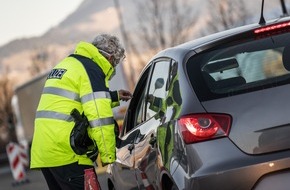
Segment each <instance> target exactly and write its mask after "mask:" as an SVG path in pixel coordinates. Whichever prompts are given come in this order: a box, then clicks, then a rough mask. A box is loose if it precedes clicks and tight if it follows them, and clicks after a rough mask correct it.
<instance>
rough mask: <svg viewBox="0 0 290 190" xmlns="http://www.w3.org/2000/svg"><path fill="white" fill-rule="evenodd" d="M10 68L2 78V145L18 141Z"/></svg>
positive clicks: (0, 125) (0, 112) (0, 91)
mask: <svg viewBox="0 0 290 190" xmlns="http://www.w3.org/2000/svg"><path fill="white" fill-rule="evenodd" d="M8 71H9V69H8V68H6V72H5V73H6V74H4V75H2V77H1V78H0V133H1V136H0V145H3V143H4V144H5V143H8V142H9V141H16V134H15V128H14V124H15V123H14V114H13V110H12V105H11V100H12V96H13V82H12V81H11V80H10V79H9V77H8V74H7V73H8Z"/></svg>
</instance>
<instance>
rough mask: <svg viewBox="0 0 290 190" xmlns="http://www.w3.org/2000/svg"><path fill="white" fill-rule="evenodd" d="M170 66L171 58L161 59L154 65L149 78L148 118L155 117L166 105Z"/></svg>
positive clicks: (146, 116)
mask: <svg viewBox="0 0 290 190" xmlns="http://www.w3.org/2000/svg"><path fill="white" fill-rule="evenodd" d="M169 68H170V60H169V59H164V60H160V61H158V62H156V63H155V65H154V68H153V70H152V74H151V77H150V80H149V85H148V87H149V90H148V94H147V95H146V96H147V98H146V102H145V104H146V114H145V118H146V120H147V119H150V118H151V117H154V116H155V115H156V114H157V113H158V112H159V111H160V109H162V105H164V103H163V101H165V99H166V96H167V94H168V89H167V88H166V83H167V82H168V80H169Z"/></svg>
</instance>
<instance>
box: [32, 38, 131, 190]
mask: <svg viewBox="0 0 290 190" xmlns="http://www.w3.org/2000/svg"><path fill="white" fill-rule="evenodd" d="M124 57H125V50H124V48H123V47H122V45H121V44H120V42H119V40H118V38H117V37H115V36H112V35H109V34H101V35H98V36H97V37H96V38H95V39H94V40H93V42H92V43H87V42H80V43H79V44H78V45H77V47H76V49H75V52H74V53H73V54H72V55H70V56H68V57H66V58H65V59H63V60H62V61H61V62H60V63H59V64H57V65H56V66H55V67H54V68H53V69H52V71H51V72H50V74H49V75H48V77H47V80H46V83H45V86H44V89H43V93H42V95H41V99H40V102H39V105H38V108H37V113H36V118H35V128H34V136H33V141H32V147H31V164H30V167H31V169H41V171H42V173H43V175H44V177H45V179H46V181H47V184H48V186H49V189H53V190H57V189H83V188H84V170H85V169H88V168H92V167H93V161H92V160H91V159H90V158H88V156H87V155H86V154H84V155H78V154H76V153H75V152H74V151H73V149H72V147H71V145H70V134H71V131H72V129H73V127H74V121H73V119H72V117H71V116H70V112H71V110H72V109H74V108H76V109H77V110H78V111H79V112H80V113H84V114H85V116H86V117H87V119H88V121H89V124H90V127H89V128H88V135H89V137H90V138H91V139H92V140H93V142H94V144H95V145H96V146H97V147H98V149H99V155H100V159H101V162H102V164H103V165H106V164H110V163H113V162H114V161H115V159H116V152H115V151H116V149H115V144H116V141H115V132H114V119H113V111H112V107H115V106H118V105H119V101H120V100H123V101H127V100H129V99H130V98H131V93H130V92H129V91H127V90H119V91H110V90H109V80H110V79H111V78H112V77H113V76H114V74H115V68H116V66H117V65H118V64H119V63H120V62H122V60H123V59H124Z"/></svg>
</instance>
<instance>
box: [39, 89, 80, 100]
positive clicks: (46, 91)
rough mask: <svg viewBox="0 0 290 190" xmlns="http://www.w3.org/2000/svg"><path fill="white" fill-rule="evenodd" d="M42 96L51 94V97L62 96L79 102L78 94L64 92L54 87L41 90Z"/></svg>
mask: <svg viewBox="0 0 290 190" xmlns="http://www.w3.org/2000/svg"><path fill="white" fill-rule="evenodd" d="M43 94H53V95H58V96H63V97H66V98H68V99H71V100H75V101H78V102H79V101H80V95H79V94H77V93H75V92H72V91H68V90H65V89H61V88H56V87H45V88H44V89H43Z"/></svg>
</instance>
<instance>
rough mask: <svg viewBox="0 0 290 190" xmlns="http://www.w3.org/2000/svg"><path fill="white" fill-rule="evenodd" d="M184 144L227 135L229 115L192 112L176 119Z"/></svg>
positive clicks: (229, 122) (229, 121)
mask: <svg viewBox="0 0 290 190" xmlns="http://www.w3.org/2000/svg"><path fill="white" fill-rule="evenodd" d="M178 123H179V130H180V132H181V135H182V137H183V140H184V142H185V143H186V144H189V143H194V142H199V141H204V140H210V139H214V138H219V137H224V136H228V133H229V130H230V124H231V117H230V116H229V115H226V114H208V113H205V114H192V115H186V116H183V117H181V118H180V119H179V120H178Z"/></svg>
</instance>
